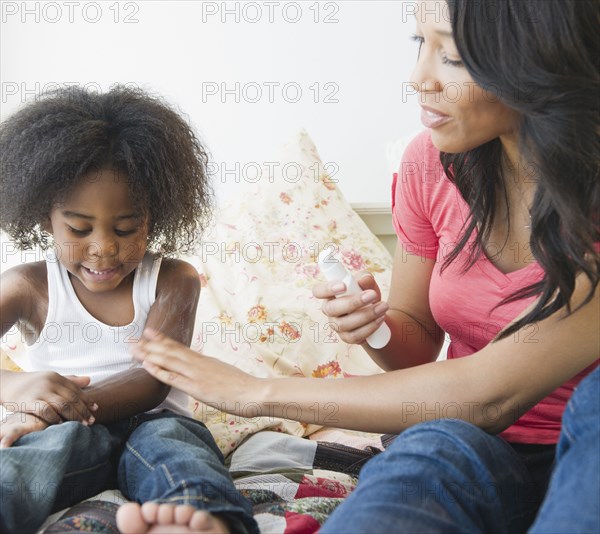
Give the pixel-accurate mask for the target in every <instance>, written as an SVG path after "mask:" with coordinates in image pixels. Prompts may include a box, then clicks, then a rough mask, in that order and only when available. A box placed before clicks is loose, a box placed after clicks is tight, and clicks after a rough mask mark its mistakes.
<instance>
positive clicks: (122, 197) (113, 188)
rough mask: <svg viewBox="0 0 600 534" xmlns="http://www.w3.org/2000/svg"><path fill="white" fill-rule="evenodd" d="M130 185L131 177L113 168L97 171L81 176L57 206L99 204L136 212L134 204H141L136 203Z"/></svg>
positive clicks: (59, 200) (58, 200)
mask: <svg viewBox="0 0 600 534" xmlns="http://www.w3.org/2000/svg"><path fill="white" fill-rule="evenodd" d="M130 185H131V184H130V180H129V176H128V175H127V173H125V172H123V171H120V170H116V169H112V168H108V169H95V170H92V171H89V172H86V173H85V174H83V175H82V176H80V177H79V178H78V179H77V180H76V181H75V182H74V183H73V185H72V187H71V188H70V189H68V190H67V191H66V192H65V193H64V194H63V195H62V198H60V199H57V202H56V205H57V207H58V206H63V207H65V206H66V207H68V206H70V205H84V206H94V205H96V204H97V205H98V206H99V207H109V208H110V207H112V208H114V209H119V210H123V209H131V210H134V204H139V202H137V203H136V202H134V199H133V197H132V194H131V188H130ZM137 210H139V206H138V209H137ZM137 210H136V211H137Z"/></svg>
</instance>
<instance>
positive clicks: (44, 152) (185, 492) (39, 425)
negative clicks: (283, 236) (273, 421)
mask: <svg viewBox="0 0 600 534" xmlns="http://www.w3.org/2000/svg"><path fill="white" fill-rule="evenodd" d="M0 154H1V158H2V159H1V165H2V174H1V176H2V178H1V189H0V199H1V200H0V202H1V211H0V214H1V215H0V228H1V229H2V230H3V231H5V232H7V233H8V234H9V235H10V236H11V237H12V238H13V239H14V240H15V242H16V243H17V244H18V246H20V248H22V249H26V248H30V247H31V246H32V245H40V246H41V247H42V249H44V250H46V258H45V260H44V261H38V262H35V263H27V264H23V265H20V266H17V267H15V268H13V269H10V270H9V271H7V272H6V273H5V274H4V275H3V276H2V279H1V291H0V315H1V318H0V322H1V328H2V330H1V334H2V335H4V334H5V333H6V332H7V331H8V330H9V329H10V328H12V327H13V326H14V325H16V326H18V327H19V329H20V330H21V332H22V334H23V336H24V339H25V341H26V343H27V346H28V347H27V348H28V360H29V362H28V367H27V368H26V369H25V370H26V371H28V372H24V373H20V372H10V371H3V372H2V390H1V394H0V402H1V403H2V404H3V405H4V406H5V407H6V408H7V409H8V410H9V411H10V412H13V413H12V414H11V415H9V416H8V418H7V419H6V420H5V422H3V424H2V427H1V429H0V440H1V441H0V446H1V447H2V448H1V450H0V462H1V463H0V479H1V484H2V494H1V498H2V508H1V511H0V530H2V531H3V532H4V531H7V532H23V531H28V532H30V531H33V530H35V529H37V528H38V527H39V526H40V525H41V524H42V523H43V521H44V520H45V518H46V517H47V516H48V515H49V514H50V513H52V512H53V511H56V510H59V509H61V508H64V507H66V506H70V505H72V504H74V503H75V502H77V501H80V500H82V499H85V498H88V497H91V496H93V495H94V494H96V493H98V492H100V491H102V490H104V489H107V488H114V487H118V488H119V489H120V490H121V491H122V492H123V494H124V495H125V496H126V497H127V498H128V499H130V500H132V501H137V502H136V503H130V504H127V505H125V506H124V507H122V508H121V510H120V513H119V514H118V524H119V528H120V529H121V530H122V531H123V532H144V531H151V530H156V529H158V530H160V529H163V530H164V529H167V530H169V531H171V532H172V531H174V529H177V530H178V531H180V532H185V531H190V530H194V531H206V530H211V531H214V532H228V531H234V532H256V531H257V526H256V523H255V521H254V519H253V518H252V511H251V507H250V505H249V503H247V502H246V501H245V499H244V498H243V497H242V496H241V495H240V494H239V493H238V492H237V491H236V490H235V488H234V486H233V483H232V481H231V478H230V477H229V474H228V472H227V470H226V469H225V467H224V466H223V459H222V456H221V454H220V451H219V450H218V448H217V446H216V444H215V442H214V440H213V438H212V436H211V435H210V433H209V432H208V430H207V429H206V427H205V426H204V425H203V424H202V423H199V422H197V421H195V420H193V419H191V418H189V417H186V416H187V415H190V414H189V412H188V411H187V408H186V404H187V403H186V401H187V397H186V396H185V395H184V394H183V393H182V392H181V391H179V390H175V389H172V390H170V388H169V387H168V386H164V385H163V384H161V383H159V382H158V381H157V380H156V379H154V378H153V377H151V376H150V375H149V374H148V373H147V372H146V371H145V370H143V369H142V368H140V367H139V366H137V367H135V366H133V365H132V359H131V357H130V353H129V349H130V347H131V346H132V345H134V344H135V343H136V342H137V340H138V339H139V337H140V336H141V332H142V329H143V328H144V326H145V325H148V326H151V327H154V328H156V329H157V330H159V331H161V332H163V333H165V334H168V335H169V336H171V337H173V338H175V339H177V340H178V341H179V342H181V343H184V344H188V345H189V343H190V341H191V337H192V330H193V325H194V317H195V311H196V306H197V303H198V297H199V292H200V286H199V279H198V275H197V272H196V270H195V269H194V268H193V267H192V266H191V265H189V264H188V263H186V262H183V261H180V260H176V259H171V258H162V257H161V255H159V254H158V251H160V253H161V254H172V253H174V252H177V251H183V250H189V249H190V248H191V246H192V245H194V243H195V242H196V241H197V238H198V236H199V233H200V231H201V230H202V229H203V227H204V225H205V223H206V222H207V220H208V217H209V215H210V206H211V198H212V196H211V191H210V186H209V183H208V179H207V174H206V163H207V155H206V153H205V151H204V148H203V147H202V146H201V144H200V143H199V141H198V140H197V139H196V137H195V136H194V134H193V132H192V131H191V130H190V128H189V126H188V125H187V124H186V123H185V121H183V120H182V118H181V117H179V116H178V115H177V114H176V113H175V112H174V111H172V110H171V109H170V108H169V107H168V106H166V105H165V104H164V103H162V102H161V101H160V100H158V99H156V98H153V97H151V96H149V95H147V94H145V93H144V92H142V91H140V90H133V89H128V88H122V87H117V88H115V89H113V90H111V91H110V92H109V93H107V94H94V93H90V92H87V91H85V90H81V89H68V90H59V91H57V92H54V93H51V94H46V95H43V96H41V97H40V99H39V100H38V101H37V102H35V103H32V104H30V105H28V106H26V107H25V108H24V109H23V110H21V111H19V112H18V113H16V114H15V115H13V116H12V117H11V118H9V119H8V120H7V121H5V122H4V123H3V124H2V125H1V126H0ZM49 236H51V241H49ZM150 251H153V252H150ZM137 503H148V504H146V505H145V506H144V507H140V505H139V504H137ZM155 503H163V506H161V507H160V513H157V510H158V509H159V508H158V505H157V504H155ZM164 503H168V504H169V505H171V506H165V505H164ZM175 505H178V506H175ZM198 510H201V511H200V512H199V511H198ZM121 512H122V513H121ZM207 512H208V513H207ZM174 525H177V526H176V527H175V526H174Z"/></svg>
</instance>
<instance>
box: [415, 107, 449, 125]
mask: <svg viewBox="0 0 600 534" xmlns="http://www.w3.org/2000/svg"><path fill="white" fill-rule="evenodd" d="M421 108H422V109H421V122H422V123H423V126H425V128H437V127H438V126H441V125H442V124H446V123H447V122H448V121H449V120H450V119H451V118H452V117H450V115H444V114H443V113H440V112H439V111H436V110H435V109H432V108H428V107H426V106H421Z"/></svg>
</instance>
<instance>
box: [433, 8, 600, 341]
mask: <svg viewBox="0 0 600 534" xmlns="http://www.w3.org/2000/svg"><path fill="white" fill-rule="evenodd" d="M447 4H448V8H449V13H450V18H451V22H452V33H453V37H454V41H455V42H456V46H457V49H458V52H459V54H460V56H461V59H462V61H463V63H464V65H465V67H466V68H467V70H468V71H469V74H470V75H471V77H472V78H473V79H474V80H475V82H476V83H477V84H478V85H480V86H481V87H483V88H484V89H486V90H487V91H489V92H491V93H493V94H494V95H496V96H497V97H498V98H499V99H500V100H501V101H502V102H503V103H504V104H506V105H507V106H508V107H510V108H512V109H515V110H517V111H518V112H519V113H520V116H521V120H520V130H519V135H520V149H521V150H522V155H523V156H525V158H526V159H527V160H529V161H530V162H533V163H534V167H535V169H536V171H537V176H536V177H535V178H536V182H537V184H536V192H535V196H534V201H533V205H532V207H531V211H530V215H531V238H530V246H531V250H532V252H533V254H534V256H535V258H536V260H537V261H538V263H539V264H540V266H541V267H542V268H543V270H544V273H545V274H544V277H543V279H542V280H541V281H540V282H539V283H536V284H533V285H530V286H527V287H524V288H522V289H521V290H519V291H517V292H516V293H515V294H513V295H511V296H510V297H509V298H507V299H505V300H504V301H502V302H501V303H500V304H505V303H507V302H512V301H515V300H518V299H522V298H526V297H531V296H539V299H538V301H537V303H536V305H535V307H534V308H533V309H532V310H531V311H530V312H529V313H527V315H525V316H524V317H522V318H521V319H520V320H518V321H516V322H515V323H513V324H512V325H511V326H510V327H509V328H507V329H506V330H505V331H503V333H502V335H501V336H500V337H506V336H509V335H511V334H513V333H514V332H516V331H517V330H519V329H520V328H522V327H523V326H525V325H527V324H530V323H533V322H536V321H540V320H542V319H545V318H546V317H548V316H550V315H551V314H553V313H555V312H556V311H558V310H560V309H561V308H566V310H567V313H571V312H572V311H574V310H571V307H570V305H569V303H570V299H571V296H572V295H573V291H574V288H575V278H576V276H577V275H578V274H579V273H584V274H585V275H586V276H587V278H588V279H589V281H590V283H591V288H590V291H589V293H588V295H587V297H586V299H585V301H584V303H583V304H585V303H586V302H589V301H590V300H591V299H592V297H593V295H594V293H595V290H596V287H597V286H598V282H599V279H600V255H599V254H598V251H597V250H596V249H595V244H596V243H598V241H600V215H599V212H600V105H599V103H598V95H599V94H600V40H599V39H598V24H599V23H600V4H599V3H598V2H597V0H580V1H578V2H565V1H564V0H543V1H540V0H533V1H532V0H501V1H500V2H487V1H482V0H447ZM501 158H502V145H501V143H500V140H499V139H494V140H492V141H490V142H488V143H486V144H484V145H482V146H480V147H477V148H475V149H473V150H470V151H469V152H466V153H459V154H450V153H442V154H441V162H442V165H443V167H444V170H445V171H446V174H447V175H448V177H449V178H450V179H451V180H452V181H453V182H454V183H455V184H456V186H457V187H458V189H459V190H460V192H461V194H462V196H463V197H464V198H465V200H466V201H467V203H468V204H469V206H470V208H471V216H470V218H469V219H468V220H467V223H466V225H465V228H464V231H463V234H462V238H461V240H460V241H459V243H458V244H457V246H456V248H455V249H454V251H453V252H452V253H451V254H450V255H449V256H448V257H447V258H446V260H445V263H444V265H443V267H445V266H447V265H448V264H449V262H451V261H453V260H454V259H456V258H457V257H458V254H459V252H460V251H461V250H462V249H463V248H464V247H465V246H466V244H467V242H468V240H469V237H470V236H471V235H472V234H473V232H474V231H475V229H476V228H478V229H479V231H478V232H477V235H476V238H475V245H476V246H475V247H474V249H472V250H470V251H469V253H470V257H471V262H473V261H474V259H475V258H476V257H477V255H478V254H480V253H482V251H483V244H484V243H485V241H486V240H487V239H488V237H489V234H490V229H491V225H492V223H493V221H494V215H495V212H494V210H495V206H496V195H497V191H503V180H502V176H501V174H500V169H501ZM484 176H485V177H486V179H485V180H483V179H482V177H484ZM583 304H581V305H583Z"/></svg>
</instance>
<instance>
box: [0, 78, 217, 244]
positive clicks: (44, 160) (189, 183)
mask: <svg viewBox="0 0 600 534" xmlns="http://www.w3.org/2000/svg"><path fill="white" fill-rule="evenodd" d="M207 163H208V155H207V152H206V151H205V149H204V147H203V146H202V145H201V144H200V142H199V141H198V139H197V138H196V136H195V134H194V132H193V131H192V129H191V128H190V126H189V125H188V124H187V123H186V122H185V121H184V120H183V119H182V118H181V117H180V116H179V115H178V114H177V113H176V112H175V111H174V110H173V109H171V108H170V107H169V106H168V105H167V104H165V102H163V101H162V100H161V99H159V98H157V97H154V96H150V95H149V94H147V93H145V92H144V91H142V90H140V89H132V88H128V87H122V86H117V87H114V88H112V89H111V90H110V91H109V92H108V93H105V94H100V93H95V92H90V91H86V90H84V89H81V88H72V87H71V88H67V89H59V90H57V91H53V92H50V93H45V94H42V95H40V96H39V98H38V99H37V100H36V101H35V102H32V103H31V104H29V105H26V106H25V107H24V108H23V109H21V110H20V111H18V112H17V113H15V114H14V115H12V116H11V117H10V118H8V119H7V120H6V121H4V122H3V123H2V124H0V173H1V174H0V228H1V229H2V230H3V231H5V232H6V233H7V234H8V235H10V236H11V237H12V238H13V239H14V240H15V242H16V243H17V245H18V246H20V247H21V248H23V249H27V248H31V247H32V246H34V245H40V246H41V247H43V248H46V247H47V246H48V236H47V235H46V234H45V233H44V232H43V231H42V228H41V225H42V223H43V222H44V221H45V220H47V217H48V216H49V214H50V211H51V210H52V208H53V207H54V206H55V205H56V204H57V203H58V202H60V201H61V199H64V198H65V197H66V196H67V195H68V194H69V192H70V191H71V190H72V188H73V185H74V184H75V183H76V182H77V181H78V180H79V179H80V178H81V177H82V176H84V175H86V174H87V173H89V172H91V171H93V170H98V169H103V168H110V169H114V170H119V171H123V172H125V173H126V174H127V176H128V184H129V189H130V194H131V198H132V200H133V202H134V204H135V206H136V207H137V208H138V209H140V211H141V212H142V213H144V214H145V215H147V216H148V220H149V235H148V246H149V248H150V249H154V250H158V251H160V252H161V253H162V254H172V253H175V252H186V251H190V250H191V249H192V248H193V246H194V245H195V244H196V243H197V241H198V239H199V237H200V234H201V232H202V231H203V230H204V228H205V227H206V225H207V224H208V222H209V219H210V215H211V213H212V203H213V194H212V188H211V185H210V182H209V178H208V173H207Z"/></svg>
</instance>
